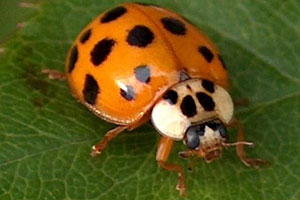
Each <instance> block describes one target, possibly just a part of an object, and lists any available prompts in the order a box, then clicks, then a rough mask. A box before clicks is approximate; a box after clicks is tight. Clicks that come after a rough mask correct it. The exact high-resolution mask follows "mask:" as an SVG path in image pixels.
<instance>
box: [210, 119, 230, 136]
mask: <svg viewBox="0 0 300 200" xmlns="http://www.w3.org/2000/svg"><path fill="white" fill-rule="evenodd" d="M207 126H209V127H210V128H211V129H212V130H214V131H217V130H219V133H220V135H221V136H222V138H225V139H227V137H228V136H227V129H226V127H225V126H224V124H223V123H222V122H221V121H220V120H218V119H217V120H215V121H211V122H208V123H207Z"/></svg>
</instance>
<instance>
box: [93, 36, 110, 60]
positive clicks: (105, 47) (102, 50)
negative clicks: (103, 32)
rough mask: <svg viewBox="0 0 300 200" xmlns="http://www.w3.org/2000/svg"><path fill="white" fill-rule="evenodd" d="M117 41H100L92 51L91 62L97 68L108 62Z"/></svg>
mask: <svg viewBox="0 0 300 200" xmlns="http://www.w3.org/2000/svg"><path fill="white" fill-rule="evenodd" d="M114 44H115V41H114V40H112V39H107V38H105V39H103V40H100V41H99V42H98V43H97V44H96V45H95V46H94V48H93V50H92V51H91V61H92V63H93V64H94V65H95V66H97V65H100V64H101V63H102V62H103V61H105V60H106V58H107V56H108V55H109V53H110V52H111V49H112V47H113V46H114Z"/></svg>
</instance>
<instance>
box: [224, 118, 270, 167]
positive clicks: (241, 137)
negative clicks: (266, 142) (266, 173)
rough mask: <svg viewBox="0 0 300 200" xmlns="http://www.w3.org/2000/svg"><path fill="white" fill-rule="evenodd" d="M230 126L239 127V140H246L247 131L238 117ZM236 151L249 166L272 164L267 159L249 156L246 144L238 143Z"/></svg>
mask: <svg viewBox="0 0 300 200" xmlns="http://www.w3.org/2000/svg"><path fill="white" fill-rule="evenodd" d="M229 126H232V127H235V128H237V129H238V135H237V142H243V141H245V131H244V126H243V124H242V123H241V122H240V121H238V120H237V119H233V120H232V122H231V124H229ZM236 153H237V156H238V157H239V158H240V159H241V161H242V162H243V163H244V164H245V165H246V166H248V167H254V168H259V167H260V166H262V165H266V166H268V165H270V163H269V162H268V161H267V160H264V159H260V158H247V157H246V153H245V148H244V144H238V145H236Z"/></svg>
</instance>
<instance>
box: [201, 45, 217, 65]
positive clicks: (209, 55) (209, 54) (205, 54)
mask: <svg viewBox="0 0 300 200" xmlns="http://www.w3.org/2000/svg"><path fill="white" fill-rule="evenodd" d="M198 51H199V52H200V53H201V54H202V56H203V57H204V58H205V60H206V61H207V62H209V63H210V62H211V61H212V60H213V58H214V54H213V53H212V52H211V50H209V49H208V48H207V47H205V46H201V47H199V48H198Z"/></svg>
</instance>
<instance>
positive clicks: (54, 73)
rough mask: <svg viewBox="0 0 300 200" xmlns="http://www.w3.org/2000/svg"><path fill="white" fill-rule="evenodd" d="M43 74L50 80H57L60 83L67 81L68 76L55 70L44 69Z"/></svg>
mask: <svg viewBox="0 0 300 200" xmlns="http://www.w3.org/2000/svg"><path fill="white" fill-rule="evenodd" d="M41 73H42V74H47V75H48V77H49V79H56V80H60V81H64V80H66V75H65V74H64V73H62V72H60V71H58V70H54V69H43V70H42V71H41Z"/></svg>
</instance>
